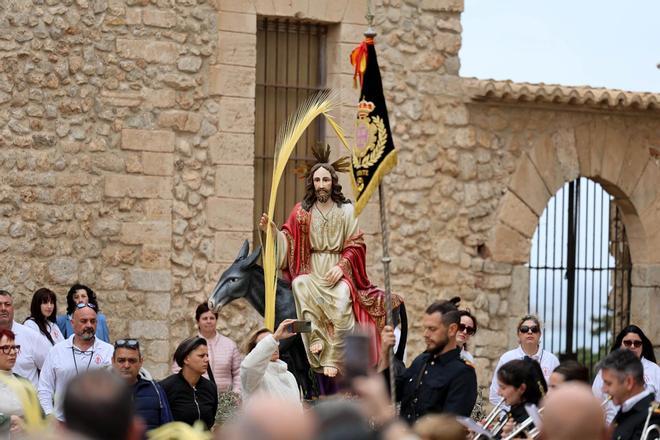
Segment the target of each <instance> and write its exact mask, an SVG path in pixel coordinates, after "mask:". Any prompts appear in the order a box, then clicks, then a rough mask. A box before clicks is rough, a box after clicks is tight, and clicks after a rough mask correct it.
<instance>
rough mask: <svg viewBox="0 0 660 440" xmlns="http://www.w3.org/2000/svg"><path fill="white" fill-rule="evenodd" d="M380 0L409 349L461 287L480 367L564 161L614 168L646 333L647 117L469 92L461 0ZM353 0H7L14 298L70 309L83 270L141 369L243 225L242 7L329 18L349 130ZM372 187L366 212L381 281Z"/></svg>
mask: <svg viewBox="0 0 660 440" xmlns="http://www.w3.org/2000/svg"><path fill="white" fill-rule="evenodd" d="M374 3H375V7H376V12H377V14H376V23H375V26H376V29H377V30H378V32H379V35H378V37H377V39H376V41H377V50H378V54H379V60H380V65H381V69H382V74H383V80H384V85H385V89H386V91H385V93H386V96H387V99H388V105H389V110H390V118H391V121H392V126H393V129H394V136H395V144H396V146H397V148H398V149H399V165H398V167H397V168H396V169H395V170H394V171H393V173H392V174H391V175H390V176H388V177H387V178H386V179H385V182H386V188H387V193H388V200H387V207H388V213H389V218H390V222H389V226H390V229H391V236H390V253H391V254H392V260H393V263H392V285H393V289H394V290H395V291H397V292H400V293H402V294H403V295H404V296H405V297H406V301H407V303H408V309H409V315H410V324H411V336H410V339H409V341H410V347H409V356H413V355H415V354H417V353H419V352H420V351H421V350H422V349H423V345H424V344H423V340H422V338H421V331H422V329H421V319H420V318H421V316H422V314H423V310H424V308H425V307H426V306H427V305H428V304H429V303H431V302H432V301H434V300H436V299H438V298H449V297H451V296H455V295H459V296H461V297H462V298H463V300H464V305H465V306H468V307H470V308H471V309H472V310H473V311H474V312H475V314H476V316H477V318H478V321H479V326H480V330H479V333H478V334H477V336H476V337H475V338H474V341H473V344H472V345H473V347H472V351H473V352H474V353H475V355H476V356H477V371H478V376H479V382H480V384H481V385H483V386H487V385H488V383H489V381H490V375H491V372H492V367H493V365H494V362H496V360H497V358H498V357H499V355H500V354H501V353H502V352H503V351H505V350H506V349H507V348H510V347H512V346H514V345H515V334H513V330H514V326H513V321H515V320H516V319H517V317H519V316H520V315H521V314H523V313H524V312H525V311H526V310H527V295H528V288H529V286H528V284H529V281H528V271H527V269H526V268H525V266H524V265H525V263H526V261H527V258H528V254H529V248H530V237H531V236H532V234H533V233H534V230H535V228H536V224H537V222H538V216H539V215H540V214H541V212H542V211H543V209H544V208H545V203H546V202H547V200H548V199H549V197H550V196H551V195H552V194H554V192H555V191H556V190H557V189H559V186H561V184H562V183H563V182H564V181H567V180H571V179H573V178H575V177H577V175H579V174H581V175H585V176H588V177H591V178H594V179H596V180H599V181H601V182H602V183H604V184H607V185H608V186H607V188H608V190H610V191H611V192H612V193H613V194H615V195H616V197H617V202H618V203H621V206H623V207H624V208H625V210H624V212H625V213H626V219H625V221H626V227H627V228H628V231H629V235H630V236H631V251H632V252H633V260H634V263H635V264H636V267H637V269H636V272H635V273H634V277H633V284H634V286H635V290H634V291H633V308H634V310H633V316H634V317H640V319H641V320H642V321H641V323H642V324H645V325H648V326H649V327H648V328H650V329H651V330H650V334H651V337H652V339H654V340H655V341H658V340H660V334H658V333H659V330H658V328H659V327H658V324H657V323H655V324H652V323H653V322H655V321H654V319H653V317H654V316H657V313H655V314H654V313H653V310H654V309H653V308H652V307H653V305H654V304H655V307H656V309H657V306H658V304H660V301H657V298H658V295H659V292H660V288H659V286H660V282H659V281H658V279H659V278H658V276H657V274H658V273H660V272H658V270H657V269H658V267H659V266H658V263H659V262H660V255H658V249H660V246H658V245H657V244H658V243H659V240H660V236H659V235H658V234H659V233H660V229H659V228H658V227H657V225H658V224H660V222H658V221H657V220H658V217H657V216H658V214H657V213H658V212H660V209H658V207H659V206H660V197H658V194H656V192H657V189H655V188H658V187H659V186H658V185H657V182H658V181H659V180H660V175H659V174H658V173H659V171H658V169H657V164H656V163H655V162H654V160H653V159H652V158H650V157H649V152H648V147H649V146H650V145H655V146H656V147H658V148H660V146H658V145H657V141H656V140H657V139H658V138H659V137H660V128H659V127H658V122H657V118H655V117H651V116H645V115H644V114H642V113H635V112H631V113H630V114H627V113H625V112H620V113H616V112H610V113H607V112H593V111H589V110H588V109H578V111H575V109H571V111H569V109H567V108H564V107H561V106H548V107H546V108H542V107H541V106H535V105H533V104H524V105H523V104H515V105H499V104H498V103H495V104H493V103H489V102H480V103H476V102H473V100H472V97H473V94H472V92H471V91H470V89H469V87H467V86H466V83H465V81H464V80H463V79H461V78H460V77H459V75H458V71H459V66H460V61H459V57H458V51H459V49H460V45H461V31H462V28H461V23H460V13H461V12H462V10H463V1H462V0H415V1H409V0H405V1H404V0H380V1H376V2H374ZM365 4H366V3H365V2H362V1H360V2H358V1H353V0H350V1H349V0H334V1H321V0H300V1H297V2H290V1H284V0H272V1H260V0H259V1H242V0H214V1H211V2H209V1H207V0H176V1H175V0H10V1H5V2H0V30H2V32H0V167H1V169H2V173H1V174H0V288H6V289H8V290H10V291H12V292H13V293H14V294H15V296H16V304H17V318H18V319H22V318H24V317H25V316H26V313H27V306H28V304H29V298H30V297H31V292H33V291H34V290H35V289H36V288H38V287H41V286H44V285H45V286H48V287H50V288H52V289H54V290H55V291H56V292H57V293H58V295H59V296H60V302H59V304H58V305H59V308H60V310H63V308H64V306H65V303H64V294H65V292H66V290H67V289H68V286H69V285H70V284H71V283H73V282H75V281H80V282H83V283H87V284H89V285H91V286H92V287H93V288H94V289H95V290H96V291H97V292H98V293H99V297H100V303H101V307H102V309H103V311H104V312H105V313H106V315H107V316H108V321H109V325H110V329H111V333H112V336H113V338H114V337H123V336H131V337H138V338H140V339H141V340H142V341H143V345H144V346H145V347H146V355H147V366H148V368H150V369H151V370H152V372H153V373H154V375H155V376H157V377H162V376H164V375H165V373H166V371H167V362H168V359H169V358H170V354H171V353H172V352H173V349H174V347H175V346H176V344H177V342H178V341H179V340H180V339H181V338H183V337H184V336H187V335H189V334H191V333H192V332H193V331H194V327H193V319H192V314H193V310H194V307H195V305H196V304H197V303H198V302H200V301H202V300H204V299H205V298H206V296H207V294H208V293H209V291H210V289H211V287H212V286H213V285H214V283H215V281H216V279H217V277H218V276H219V274H220V273H221V272H222V271H223V270H224V268H226V267H227V266H228V264H229V263H230V262H231V261H233V259H234V256H235V254H236V252H237V251H238V249H239V247H240V244H241V243H242V241H243V240H244V239H246V238H248V239H249V238H251V236H252V229H253V227H254V222H255V219H254V218H253V209H254V206H253V198H254V193H253V185H254V176H253V173H254V169H253V161H254V151H253V150H254V147H253V145H254V124H255V120H254V99H255V64H256V19H257V16H258V15H268V16H285V17H298V18H301V19H310V20H315V21H321V22H325V23H328V60H327V61H328V84H329V86H330V87H332V88H336V89H339V90H341V91H342V92H343V97H344V102H345V105H344V106H343V107H342V108H341V109H339V112H338V113H339V114H338V119H339V121H340V123H341V124H342V126H344V127H345V129H346V131H347V132H348V133H350V132H351V130H352V129H351V127H352V123H353V118H354V108H353V103H354V102H355V99H356V94H355V91H354V90H352V81H353V79H352V71H351V67H350V65H349V64H348V62H347V58H348V53H349V52H350V50H351V49H352V48H353V47H354V46H355V45H356V44H357V43H358V42H359V41H360V39H361V33H362V32H363V31H364V29H365V24H364V18H363V17H364V13H365V10H364V9H365ZM608 130H609V131H608ZM328 132H329V133H330V131H329V130H328ZM329 141H330V142H333V139H332V137H330V139H329ZM623 141H625V142H623ZM654 142H656V144H653V143H654ZM627 152H629V153H627ZM587 158H588V160H587ZM614 174H616V176H615V177H612V176H613V175H614ZM346 187H347V186H346ZM376 202H377V200H374V201H373V202H372V203H370V205H369V206H368V207H367V209H366V210H365V213H364V215H363V216H362V218H361V219H360V222H361V225H362V227H363V228H364V229H365V231H366V233H367V243H368V248H369V254H368V261H369V271H370V273H371V275H372V279H373V280H374V281H375V282H376V283H378V284H381V285H382V268H381V265H380V262H379V259H380V255H381V246H380V234H379V230H380V225H379V223H378V212H377V211H378V210H377V206H378V205H377V203H376ZM647 306H648V307H647ZM258 323H259V318H258V317H257V316H256V313H255V312H254V311H252V309H251V308H250V307H249V306H247V305H246V304H245V303H242V302H237V303H235V304H232V305H230V306H229V307H227V308H225V309H224V310H223V312H222V314H221V318H220V321H219V328H220V330H221V331H222V332H224V333H225V334H227V335H228V336H230V337H232V338H234V339H235V340H241V339H242V337H243V336H244V335H245V334H246V333H247V332H248V331H249V330H250V329H251V328H253V327H255V326H257V325H258ZM651 325H653V327H650V326H651Z"/></svg>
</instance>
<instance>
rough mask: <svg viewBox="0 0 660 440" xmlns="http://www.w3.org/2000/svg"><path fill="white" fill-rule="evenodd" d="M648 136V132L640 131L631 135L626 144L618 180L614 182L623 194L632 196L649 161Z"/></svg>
mask: <svg viewBox="0 0 660 440" xmlns="http://www.w3.org/2000/svg"><path fill="white" fill-rule="evenodd" d="M650 136H651V134H650V133H649V132H647V131H644V130H640V131H638V132H636V133H633V135H632V138H631V139H630V142H629V143H628V149H627V150H626V153H625V154H624V156H623V161H622V162H623V163H622V164H621V172H620V174H619V178H618V179H617V180H616V181H615V182H614V183H615V184H616V185H617V186H618V187H619V188H620V189H621V191H623V193H624V194H627V195H630V194H632V192H633V190H634V189H635V185H637V182H638V181H639V178H640V176H641V175H642V173H643V172H644V168H645V167H646V165H647V162H648V161H649V158H650V155H649V146H650V144H651V143H650Z"/></svg>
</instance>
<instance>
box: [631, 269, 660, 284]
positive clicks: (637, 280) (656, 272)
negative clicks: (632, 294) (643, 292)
mask: <svg viewBox="0 0 660 440" xmlns="http://www.w3.org/2000/svg"><path fill="white" fill-rule="evenodd" d="M631 283H632V285H633V286H640V287H657V286H660V265H655V264H653V265H651V264H636V265H635V266H633V269H632V279H631Z"/></svg>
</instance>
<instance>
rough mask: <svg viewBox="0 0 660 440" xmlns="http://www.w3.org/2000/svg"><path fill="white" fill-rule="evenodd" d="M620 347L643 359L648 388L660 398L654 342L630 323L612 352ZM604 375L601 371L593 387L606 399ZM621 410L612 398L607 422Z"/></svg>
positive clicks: (606, 413)
mask: <svg viewBox="0 0 660 440" xmlns="http://www.w3.org/2000/svg"><path fill="white" fill-rule="evenodd" d="M619 348H623V349H625V350H630V351H632V352H633V353H635V355H636V356H637V357H638V358H639V359H640V360H641V361H642V366H643V367H644V382H645V383H646V389H647V390H649V391H651V392H652V393H654V394H655V399H656V400H658V399H660V367H658V364H656V359H655V353H654V352H653V344H652V343H651V341H650V340H649V338H647V337H646V335H645V334H644V332H643V331H642V329H641V328H639V327H637V326H636V325H629V326H628V327H625V328H624V329H623V330H621V331H620V332H619V334H618V335H617V336H616V338H615V339H614V344H613V345H612V349H611V350H610V353H611V352H613V351H614V350H617V349H619ZM602 388H603V376H602V374H601V372H600V371H599V372H598V374H597V375H596V378H595V379H594V383H593V385H592V387H591V389H592V390H593V393H594V395H595V396H596V397H597V398H599V399H601V400H605V399H606V398H607V396H606V395H605V393H603V390H602ZM618 411H619V407H618V406H617V405H615V404H614V403H612V401H611V400H610V401H609V402H608V403H607V404H606V405H605V415H606V416H607V423H612V420H613V419H614V416H616V413H617V412H618Z"/></svg>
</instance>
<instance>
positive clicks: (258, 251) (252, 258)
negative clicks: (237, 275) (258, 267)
mask: <svg viewBox="0 0 660 440" xmlns="http://www.w3.org/2000/svg"><path fill="white" fill-rule="evenodd" d="M260 255H261V246H257V247H256V248H255V249H254V252H252V254H251V255H250V256H249V257H247V258H246V259H245V261H244V262H243V267H250V266H253V265H255V264H256V263H257V260H258V259H259V256H260Z"/></svg>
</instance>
